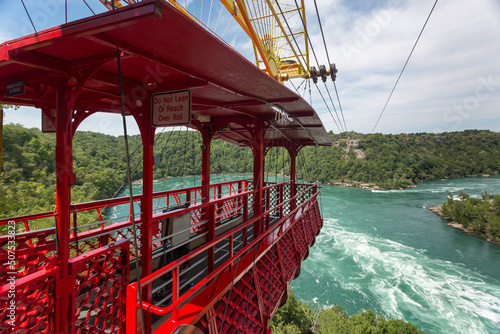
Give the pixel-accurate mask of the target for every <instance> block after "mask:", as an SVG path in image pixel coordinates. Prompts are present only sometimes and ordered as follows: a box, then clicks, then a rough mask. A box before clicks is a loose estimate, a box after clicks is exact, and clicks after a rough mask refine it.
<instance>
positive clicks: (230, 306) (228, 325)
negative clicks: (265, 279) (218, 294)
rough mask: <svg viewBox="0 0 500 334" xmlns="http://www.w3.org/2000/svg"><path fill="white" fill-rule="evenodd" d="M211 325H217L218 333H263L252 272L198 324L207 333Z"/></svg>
mask: <svg viewBox="0 0 500 334" xmlns="http://www.w3.org/2000/svg"><path fill="white" fill-rule="evenodd" d="M226 306H227V307H226ZM210 325H215V327H216V329H217V333H231V334H233V333H234V334H236V333H262V331H263V329H264V325H263V324H262V319H261V316H260V312H259V301H258V297H257V292H256V288H255V282H254V280H253V272H252V271H249V272H248V273H247V274H245V276H243V278H242V279H241V280H239V281H238V282H237V283H236V284H235V285H234V286H233V289H232V290H230V291H228V292H227V293H226V295H225V296H224V297H223V298H222V299H221V300H220V302H219V303H218V304H217V306H216V307H214V308H213V309H212V311H210V312H207V313H206V314H205V315H204V316H203V318H202V319H201V320H200V321H199V322H198V324H197V326H198V328H200V329H201V330H203V331H204V332H205V333H208V327H209V326H210Z"/></svg>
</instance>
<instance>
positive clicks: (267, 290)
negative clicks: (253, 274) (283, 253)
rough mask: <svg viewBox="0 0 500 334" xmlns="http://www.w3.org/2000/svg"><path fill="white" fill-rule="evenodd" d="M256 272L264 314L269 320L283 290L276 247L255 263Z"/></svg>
mask: <svg viewBox="0 0 500 334" xmlns="http://www.w3.org/2000/svg"><path fill="white" fill-rule="evenodd" d="M257 270H258V273H259V284H260V291H261V294H262V301H263V304H264V313H265V314H266V316H267V317H269V318H270V317H271V314H272V312H273V310H274V307H275V306H276V304H277V303H278V301H279V298H280V296H281V294H282V293H283V291H284V290H285V285H284V283H283V276H282V275H281V268H280V261H279V258H278V254H277V249H276V245H275V246H273V247H272V248H271V249H270V250H269V251H268V252H267V253H266V254H265V255H264V256H263V257H262V258H261V259H260V261H259V262H257Z"/></svg>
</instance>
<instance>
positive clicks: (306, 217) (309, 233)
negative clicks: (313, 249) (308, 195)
mask: <svg viewBox="0 0 500 334" xmlns="http://www.w3.org/2000/svg"><path fill="white" fill-rule="evenodd" d="M310 211H311V210H308V211H307V212H305V213H304V215H303V216H302V219H303V220H302V221H303V222H304V229H305V231H306V236H307V244H308V245H311V244H312V242H313V240H314V232H313V227H312V223H311V218H310V217H309V212H310Z"/></svg>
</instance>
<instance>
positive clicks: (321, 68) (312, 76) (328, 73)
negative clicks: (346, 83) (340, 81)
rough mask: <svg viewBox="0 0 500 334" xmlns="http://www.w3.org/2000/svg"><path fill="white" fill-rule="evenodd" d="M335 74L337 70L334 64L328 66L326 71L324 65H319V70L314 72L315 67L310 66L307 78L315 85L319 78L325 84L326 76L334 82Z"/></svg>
mask: <svg viewBox="0 0 500 334" xmlns="http://www.w3.org/2000/svg"><path fill="white" fill-rule="evenodd" d="M337 72H338V70H337V67H336V66H335V64H330V66H329V68H328V69H327V68H326V66H325V65H319V70H316V66H311V67H310V68H309V76H308V77H307V78H308V79H313V82H314V83H315V84H316V83H318V78H319V77H321V80H322V81H323V82H326V80H327V79H328V76H330V78H331V79H332V81H335V79H336V78H337Z"/></svg>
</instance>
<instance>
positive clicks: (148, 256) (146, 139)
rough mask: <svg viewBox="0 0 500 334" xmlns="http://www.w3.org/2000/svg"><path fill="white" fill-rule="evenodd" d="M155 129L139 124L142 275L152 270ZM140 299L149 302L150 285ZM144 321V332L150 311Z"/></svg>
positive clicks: (143, 291) (147, 324)
mask: <svg viewBox="0 0 500 334" xmlns="http://www.w3.org/2000/svg"><path fill="white" fill-rule="evenodd" d="M154 132H155V129H154V128H153V127H152V126H151V125H150V124H147V123H146V122H144V123H143V126H141V136H142V145H143V153H142V154H143V161H142V165H143V170H142V178H143V183H142V197H141V211H142V213H141V221H142V229H141V232H142V233H141V243H142V245H141V254H142V255H141V266H142V273H141V275H142V277H145V276H147V275H149V274H151V273H152V272H153V165H154V157H153V148H154ZM142 299H143V300H144V301H146V302H148V303H151V300H152V292H151V285H148V286H147V287H144V288H143V289H142ZM144 323H145V328H146V332H147V333H149V332H150V330H151V313H149V312H144Z"/></svg>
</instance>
